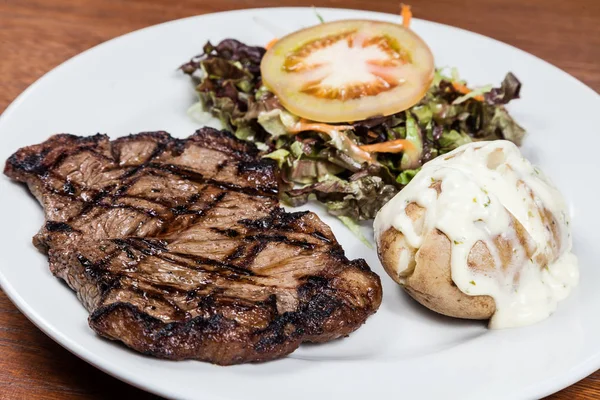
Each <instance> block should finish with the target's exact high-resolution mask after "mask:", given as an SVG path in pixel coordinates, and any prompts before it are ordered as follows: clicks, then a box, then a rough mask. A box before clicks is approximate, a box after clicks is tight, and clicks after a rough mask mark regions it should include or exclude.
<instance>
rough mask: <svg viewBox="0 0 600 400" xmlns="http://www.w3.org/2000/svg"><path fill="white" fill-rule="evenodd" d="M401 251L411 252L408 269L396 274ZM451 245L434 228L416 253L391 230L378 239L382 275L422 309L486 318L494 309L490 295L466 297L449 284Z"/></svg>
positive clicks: (455, 315)
mask: <svg viewBox="0 0 600 400" xmlns="http://www.w3.org/2000/svg"><path fill="white" fill-rule="evenodd" d="M403 249H405V250H407V251H409V252H411V254H413V255H414V258H413V257H411V260H412V261H411V262H410V263H409V264H408V266H409V267H408V268H407V269H404V270H403V271H399V269H400V268H399V267H400V266H399V258H400V257H399V256H400V252H401V251H403ZM451 252H452V246H451V243H450V240H449V239H448V237H446V235H444V234H443V233H442V232H440V231H439V230H437V229H434V230H432V231H431V232H429V233H428V234H427V235H426V236H425V238H424V240H423V244H422V245H421V247H420V248H419V250H418V251H416V252H415V249H413V248H411V247H410V246H409V245H408V243H407V242H406V240H405V238H404V235H403V234H402V233H401V232H399V231H397V230H396V229H395V228H394V227H391V228H389V229H388V230H386V231H385V232H383V233H382V234H381V237H380V238H379V246H378V254H379V259H380V260H381V263H382V264H383V267H384V268H385V270H386V272H387V273H388V274H389V275H390V276H391V277H392V279H394V280H395V281H396V282H398V283H399V284H400V285H402V287H403V288H404V289H405V290H406V291H407V292H408V294H409V295H410V296H411V297H412V298H414V299H415V300H416V301H418V302H419V303H421V304H422V305H424V306H425V307H427V308H429V309H431V310H433V311H436V312H438V313H440V314H443V315H447V316H449V317H455V318H465V319H489V318H490V317H491V316H492V315H493V314H494V312H495V310H496V305H495V302H494V299H493V298H492V297H490V296H469V295H467V294H465V293H463V292H462V291H461V290H460V289H458V287H457V286H456V284H455V283H454V282H453V281H452V277H451V270H450V256H451Z"/></svg>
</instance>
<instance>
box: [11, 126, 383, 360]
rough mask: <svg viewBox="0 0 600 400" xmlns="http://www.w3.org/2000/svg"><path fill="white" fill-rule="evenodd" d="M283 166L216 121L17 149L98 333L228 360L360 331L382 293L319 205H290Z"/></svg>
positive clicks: (20, 170) (143, 347)
mask: <svg viewBox="0 0 600 400" xmlns="http://www.w3.org/2000/svg"><path fill="white" fill-rule="evenodd" d="M277 172H278V171H277V167H276V166H275V165H274V164H273V163H272V162H271V161H270V160H262V159H260V157H259V156H258V152H257V150H256V148H255V147H254V145H253V144H250V143H246V142H242V141H239V140H237V139H236V138H235V137H233V136H232V135H230V134H229V133H227V132H223V131H217V130H214V129H210V128H203V129H201V130H199V131H198V132H196V133H195V134H194V135H193V136H191V137H190V138H188V139H185V140H180V139H174V138H172V137H171V136H170V135H169V134H167V133H165V132H152V133H140V134H137V135H131V136H128V137H124V138H120V139H117V140H114V141H110V140H109V138H108V137H107V136H105V135H96V136H91V137H77V136H73V135H66V134H61V135H55V136H53V137H51V138H50V139H48V140H47V141H45V142H43V143H41V144H39V145H34V146H30V147H25V148H23V149H20V150H19V151H17V152H16V153H15V154H14V155H12V156H11V157H10V158H9V159H8V161H7V163H6V168H5V174H6V175H8V176H9V177H11V178H13V179H16V180H18V181H22V182H25V183H27V184H28V186H29V188H30V190H31V192H32V193H33V194H34V195H35V196H36V197H37V199H38V200H39V201H40V203H41V204H42V206H43V208H44V211H45V215H46V222H45V224H44V226H43V227H42V228H41V230H40V231H39V233H38V234H37V235H36V236H35V237H34V244H35V245H36V247H38V248H39V249H40V250H41V251H43V252H45V253H47V255H48V259H49V263H50V269H51V271H52V273H53V274H55V275H56V276H58V277H60V278H62V279H64V280H65V281H66V282H67V283H68V284H69V286H70V287H71V288H73V290H75V291H76V292H77V296H78V298H79V299H80V300H81V302H82V303H83V304H84V306H85V307H86V308H87V309H88V311H89V312H90V317H89V324H90V326H91V327H92V329H94V330H95V331H96V332H97V333H98V334H100V335H102V336H104V337H106V338H109V339H113V340H119V341H121V342H123V343H125V344H126V345H127V346H129V347H131V348H133V349H135V350H137V351H140V352H142V353H145V354H150V355H153V356H157V357H163V358H169V359H187V358H191V359H197V360H203V361H209V362H213V363H217V364H222V365H228V364H237V363H243V362H255V361H265V360H270V359H274V358H279V357H282V356H285V355H286V354H289V353H291V352H292V351H294V350H295V349H296V348H297V347H298V346H299V345H300V343H302V342H325V341H328V340H332V339H335V338H338V337H342V336H345V335H348V334H349V333H351V332H352V331H354V330H355V329H357V328H358V327H360V325H361V324H363V323H364V322H365V320H366V318H367V317H368V316H369V315H371V314H373V313H374V312H375V311H376V310H377V308H378V307H379V304H380V303H381V284H380V281H379V277H378V276H377V275H375V274H374V273H373V272H371V271H370V269H369V267H368V266H367V265H366V263H365V262H364V260H354V261H349V260H348V259H347V258H346V257H345V255H344V251H343V250H342V248H341V246H340V245H339V244H338V242H337V241H336V239H335V237H334V236H333V234H332V232H331V230H330V228H329V227H328V226H327V225H325V224H324V223H323V222H322V221H321V220H320V219H319V218H318V217H317V216H316V215H315V214H313V213H310V212H295V213H288V212H285V211H284V210H283V209H282V208H280V207H279V204H278V199H277V194H278V189H277V186H278V185H277V176H278V174H277Z"/></svg>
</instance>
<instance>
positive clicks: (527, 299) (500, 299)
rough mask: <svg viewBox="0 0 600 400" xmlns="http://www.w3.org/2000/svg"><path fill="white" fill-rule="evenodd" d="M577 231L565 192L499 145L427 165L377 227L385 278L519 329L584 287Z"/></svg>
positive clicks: (438, 306) (444, 308)
mask: <svg viewBox="0 0 600 400" xmlns="http://www.w3.org/2000/svg"><path fill="white" fill-rule="evenodd" d="M516 200H518V201H516ZM509 209H510V211H509ZM568 224H569V222H568V219H567V216H566V213H565V205H564V202H563V201H562V197H561V196H560V193H558V191H557V190H556V189H555V187H554V186H553V185H552V184H551V183H550V182H549V181H548V180H547V178H545V177H544V176H543V175H541V173H540V171H539V170H537V169H534V168H533V167H532V166H531V164H529V162H528V161H527V160H525V159H524V158H523V157H522V156H521V155H520V152H519V150H518V149H517V148H516V146H514V145H513V144H512V143H510V142H505V141H496V142H489V143H487V142H479V143H472V144H469V145H465V146H462V147H461V148H459V149H457V150H455V151H453V152H451V153H449V154H447V155H445V156H442V157H440V159H438V160H434V161H433V162H430V163H428V164H426V165H425V166H423V168H422V170H421V171H420V172H419V173H418V174H417V176H416V177H415V178H414V179H413V181H411V182H410V183H409V185H407V186H406V187H405V188H404V189H403V190H402V191H401V192H400V193H398V194H397V195H396V197H394V198H393V199H392V200H390V202H388V203H387V204H386V205H385V206H384V207H383V208H382V209H381V210H380V212H379V213H378V215H377V216H376V219H375V223H374V228H375V236H376V243H377V253H378V256H379V259H380V261H381V263H382V265H383V267H384V269H385V271H386V272H387V273H388V275H389V276H390V277H391V278H392V279H393V280H394V281H396V282H397V283H399V284H400V285H402V287H403V288H404V289H405V290H406V292H407V293H408V294H409V295H410V296H411V297H413V298H414V299H415V300H417V301H418V302H419V303H421V304H423V305H424V306H426V307H427V308H429V309H431V310H433V311H436V312H438V313H440V314H444V315H447V316H450V317H456V318H466V319H490V318H492V324H491V326H492V327H510V326H519V325H525V324H529V323H533V322H537V321H539V320H541V319H544V318H546V317H547V316H548V315H550V314H551V313H552V312H553V311H554V309H555V307H556V303H557V302H558V300H561V299H562V298H564V297H566V295H567V294H568V292H569V290H570V289H571V287H573V286H575V285H576V283H577V278H578V270H577V260H576V258H575V257H574V256H573V255H572V254H571V253H570V250H571V238H570V231H569V228H568Z"/></svg>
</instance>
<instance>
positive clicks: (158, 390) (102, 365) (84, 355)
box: [0, 7, 600, 398]
mask: <svg viewBox="0 0 600 400" xmlns="http://www.w3.org/2000/svg"><path fill="white" fill-rule="evenodd" d="M310 9H311V7H255V8H241V9H235V10H227V11H219V12H213V13H206V14H197V15H191V16H188V17H183V18H178V19H174V20H169V21H165V22H161V23H159V24H155V25H150V26H146V27H143V28H140V29H137V30H133V31H130V32H127V33H124V34H122V35H119V36H116V37H113V38H110V39H108V40H106V41H103V42H101V43H99V44H97V45H94V46H92V47H90V48H88V49H86V50H84V51H82V52H80V53H78V54H76V55H74V56H72V57H70V58H68V59H67V60H65V61H63V62H61V63H60V64H58V65H56V66H54V67H53V68H52V69H50V70H49V71H47V72H45V73H44V74H43V75H42V76H40V77H39V78H37V79H36V80H35V81H34V82H32V83H31V84H30V85H29V86H28V87H27V88H26V89H25V90H24V91H22V92H21V93H20V94H19V95H18V96H17V97H15V98H14V99H13V100H12V102H11V103H10V104H9V105H8V106H7V107H6V109H5V110H4V111H3V112H2V113H1V114H0V129H1V128H2V125H3V124H4V121H5V120H7V119H9V118H10V116H11V115H12V113H13V112H14V110H16V109H17V108H18V107H19V106H20V105H21V103H23V102H24V101H25V100H26V99H27V98H28V97H29V95H30V94H31V93H32V92H33V91H35V90H36V89H37V87H38V86H39V85H40V84H41V83H42V81H45V80H46V79H48V78H50V77H52V75H53V74H55V73H57V72H58V71H60V70H61V69H63V68H65V67H67V66H68V65H69V64H70V63H72V62H74V61H75V60H77V59H79V58H80V57H84V56H85V55H86V54H87V53H89V52H92V51H95V50H97V49H98V48H102V47H104V46H110V45H111V44H112V43H113V42H114V41H117V40H121V39H124V38H127V37H129V36H131V35H135V34H138V33H141V32H144V31H147V30H151V29H160V28H161V27H164V26H167V25H170V24H175V23H178V22H180V21H184V20H193V19H202V18H211V17H218V16H221V15H224V14H228V15H232V14H247V13H251V12H252V11H261V12H268V11H271V10H287V11H290V12H293V11H294V10H303V11H306V10H310ZM316 10H322V11H331V12H345V11H350V12H363V13H366V14H368V18H371V17H377V16H378V17H387V18H389V17H390V16H393V15H394V14H391V13H385V12H378V11H370V10H360V9H351V8H336V7H317V8H316ZM413 20H416V21H421V22H424V23H426V24H432V25H437V26H438V27H442V28H444V29H451V30H458V31H462V32H466V33H468V34H470V35H475V36H477V37H479V38H482V39H485V40H488V41H493V42H496V43H498V44H501V45H503V46H506V47H508V48H510V49H511V50H512V51H517V52H519V53H521V55H523V56H526V57H530V58H533V59H535V60H537V61H538V62H542V63H543V64H545V65H546V67H549V68H551V69H554V70H555V71H556V72H559V73H560V74H561V75H563V77H564V78H565V79H569V81H570V82H571V84H574V85H577V86H578V87H579V88H580V89H582V90H586V91H589V92H590V93H591V94H593V95H595V96H596V97H597V98H599V99H600V93H598V92H596V91H595V90H594V89H592V88H591V87H589V86H587V85H586V84H585V83H583V82H582V81H580V80H579V79H577V78H576V77H574V76H572V75H570V74H569V73H568V72H566V71H564V70H563V69H561V68H559V67H558V66H556V65H554V64H552V63H550V62H548V61H546V60H544V59H542V58H540V57H538V56H536V55H534V54H531V53H529V52H527V51H525V50H522V49H520V48H518V47H516V46H514V45H511V44H508V43H505V42H503V41H501V40H498V39H495V38H491V37H489V36H485V35H483V34H480V33H477V32H473V31H470V30H467V29H464V28H459V27H456V26H452V25H448V24H443V23H440V22H435V21H429V20H426V19H422V18H414V19H413ZM0 288H2V290H3V291H4V293H6V295H7V297H8V298H9V299H10V301H11V302H12V303H13V304H14V305H15V306H16V307H17V309H18V310H19V311H20V312H21V313H22V314H23V315H24V316H25V317H26V318H27V319H28V320H29V321H31V322H32V323H33V324H34V325H35V326H36V328H38V329H40V330H41V331H42V332H43V333H44V334H45V335H46V336H48V337H50V338H51V339H52V340H53V341H55V342H56V343H58V344H59V345H60V346H61V347H63V348H65V349H66V350H68V351H69V352H71V353H72V354H74V355H75V356H77V357H78V358H80V359H82V360H83V361H85V362H87V363H89V364H90V365H92V366H94V367H95V368H98V369H99V370H101V371H103V372H104V373H107V374H108V375H110V376H112V377H114V378H116V379H119V380H121V381H123V382H125V383H127V384H130V385H132V386H134V387H137V388H139V389H141V390H144V391H147V392H150V393H154V394H157V395H160V396H164V397H167V398H170V396H173V395H172V393H168V392H166V391H165V390H164V388H162V387H161V386H160V385H147V384H143V383H140V382H137V381H136V375H135V374H131V373H129V372H126V371H123V370H119V372H118V373H117V372H114V371H113V370H114V368H112V367H113V365H114V364H115V362H114V361H113V362H111V360H110V359H108V358H103V357H101V356H99V355H97V354H95V353H94V352H93V351H90V350H88V349H87V348H86V347H84V346H81V345H80V344H79V343H77V341H75V340H73V339H72V338H70V337H69V336H67V335H65V334H63V333H62V332H61V331H60V330H57V329H55V327H54V326H52V325H51V324H50V323H49V322H48V321H46V320H45V318H44V317H43V316H42V315H40V314H39V313H38V312H37V311H36V310H35V308H33V307H32V306H30V305H29V304H28V303H27V302H26V301H25V299H24V298H23V297H21V295H20V294H19V293H18V292H17V291H16V289H15V288H14V287H13V285H12V284H11V283H10V280H8V279H6V277H5V276H4V274H3V272H2V270H1V269H0ZM69 290H70V289H69ZM111 368H112V369H113V370H111ZM599 368H600V346H599V348H598V352H597V353H596V354H592V355H590V356H589V357H588V358H587V359H586V360H585V361H583V362H580V363H578V364H577V366H576V367H573V368H571V370H570V372H569V373H568V374H567V372H563V373H562V374H561V375H560V376H559V377H558V378H557V377H548V378H546V379H544V380H539V381H537V382H535V383H532V384H530V385H528V386H526V387H525V388H524V390H525V391H526V392H527V394H534V395H535V396H537V395H540V396H547V395H550V394H552V393H555V392H557V391H559V390H561V389H564V388H566V387H568V386H570V385H572V384H574V383H576V382H577V381H579V380H581V379H583V378H585V377H587V376H589V375H590V374H592V373H594V372H595V371H596V370H598V369H599ZM211 396H212V395H211Z"/></svg>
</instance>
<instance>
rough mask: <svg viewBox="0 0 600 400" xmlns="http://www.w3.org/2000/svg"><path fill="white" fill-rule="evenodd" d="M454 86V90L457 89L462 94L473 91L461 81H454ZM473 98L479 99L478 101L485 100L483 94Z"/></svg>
mask: <svg viewBox="0 0 600 400" xmlns="http://www.w3.org/2000/svg"><path fill="white" fill-rule="evenodd" d="M452 87H453V88H454V90H456V91H457V92H458V93H460V94H468V93H471V89H469V88H468V87H466V86H465V85H463V84H462V83H460V82H452ZM473 98H474V99H475V100H478V101H484V100H485V99H484V98H483V96H482V95H478V96H475V97H473Z"/></svg>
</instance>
